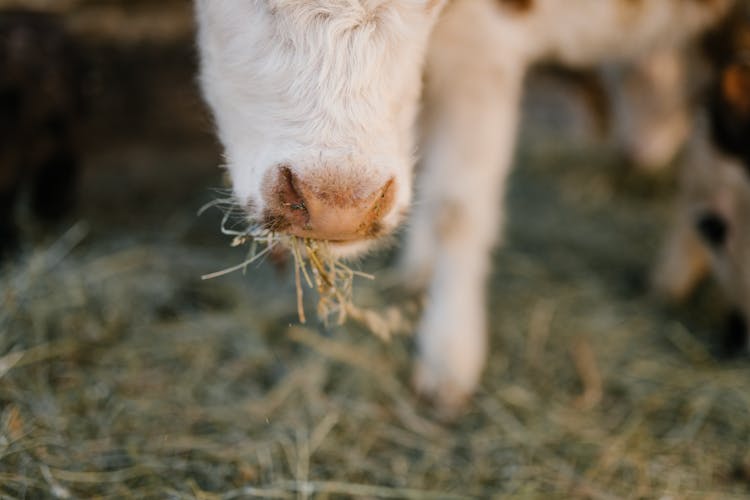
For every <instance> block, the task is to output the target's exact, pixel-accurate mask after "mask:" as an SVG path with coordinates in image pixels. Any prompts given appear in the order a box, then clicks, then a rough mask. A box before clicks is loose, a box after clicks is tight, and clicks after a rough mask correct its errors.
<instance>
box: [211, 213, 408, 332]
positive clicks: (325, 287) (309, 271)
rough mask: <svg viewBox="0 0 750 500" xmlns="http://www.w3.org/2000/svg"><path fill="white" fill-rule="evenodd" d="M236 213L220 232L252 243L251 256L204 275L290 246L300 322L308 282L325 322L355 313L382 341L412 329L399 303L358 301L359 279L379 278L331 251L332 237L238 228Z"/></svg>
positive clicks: (340, 320) (225, 271)
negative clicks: (376, 306) (370, 305)
mask: <svg viewBox="0 0 750 500" xmlns="http://www.w3.org/2000/svg"><path fill="white" fill-rule="evenodd" d="M231 204H232V200H231V198H225V199H219V200H216V201H214V202H211V203H209V204H207V205H205V206H204V207H202V208H201V210H200V211H199V215H200V214H202V213H203V212H205V211H206V210H207V209H208V208H210V207H214V206H222V205H227V206H231ZM231 215H232V211H231V210H227V211H225V214H224V217H223V218H222V222H221V232H222V234H225V235H227V236H231V237H232V238H233V239H232V243H231V246H232V247H239V246H247V247H248V253H247V257H246V258H245V260H244V261H243V262H241V263H240V264H237V265H235V266H231V267H228V268H226V269H222V270H220V271H216V272H213V273H209V274H205V275H203V276H202V279H204V280H208V279H214V278H218V277H220V276H225V275H227V274H231V273H233V272H236V271H240V270H241V271H242V272H243V273H245V272H246V271H247V268H248V267H249V266H250V265H252V264H254V263H256V262H260V261H262V259H264V258H265V257H267V256H268V255H269V254H271V252H273V251H274V250H276V249H283V250H287V251H289V253H290V254H291V256H292V258H293V261H294V282H295V288H296V296H297V315H298V317H299V320H300V322H301V323H306V322H307V317H306V315H305V307H304V293H305V287H307V288H309V289H312V290H315V291H316V292H317V296H318V303H317V315H318V318H319V319H320V320H321V321H323V323H324V324H326V325H329V324H330V322H331V320H332V318H333V319H335V323H336V324H338V325H342V324H344V322H346V320H347V319H348V318H351V319H354V320H356V321H357V322H359V323H361V324H362V325H363V326H365V327H366V328H367V329H368V330H370V331H371V332H372V333H373V334H375V335H376V336H378V337H380V338H382V339H383V340H388V339H390V338H391V337H392V335H393V334H394V333H396V332H400V331H405V330H407V329H410V326H411V325H407V324H408V322H407V320H405V319H404V317H403V315H402V314H401V313H400V312H399V311H398V309H396V308H389V309H388V310H386V311H383V312H381V311H374V310H370V309H365V308H361V307H358V306H356V305H355V304H354V301H353V291H354V278H355V277H361V278H365V279H368V280H374V279H375V276H373V275H371V274H367V273H363V272H361V271H357V270H355V269H352V268H351V267H350V266H349V265H348V264H347V263H346V262H345V261H344V260H342V259H341V258H339V257H337V256H336V255H334V253H333V252H331V249H330V243H329V242H327V241H321V240H314V239H310V238H301V237H298V236H293V235H289V234H284V233H279V232H275V231H273V230H271V229H268V228H267V227H265V226H263V225H261V224H258V223H251V224H250V225H248V226H247V227H246V228H245V229H242V230H236V229H233V228H230V227H227V224H228V223H229V221H230V218H231Z"/></svg>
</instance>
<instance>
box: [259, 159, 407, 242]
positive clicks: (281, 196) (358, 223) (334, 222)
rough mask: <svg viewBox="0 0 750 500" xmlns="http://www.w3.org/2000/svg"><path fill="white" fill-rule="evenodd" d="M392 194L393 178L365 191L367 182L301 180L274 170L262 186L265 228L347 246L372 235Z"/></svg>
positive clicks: (327, 175) (329, 175) (329, 176)
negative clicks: (265, 205) (345, 243)
mask: <svg viewBox="0 0 750 500" xmlns="http://www.w3.org/2000/svg"><path fill="white" fill-rule="evenodd" d="M395 193H396V184H395V181H394V180H393V179H390V180H388V181H387V182H386V183H385V184H383V185H380V186H377V187H376V188H375V189H373V188H372V187H371V184H369V183H368V180H367V179H362V178H354V177H349V178H346V177H343V176H340V175H336V173H335V172H322V173H321V174H316V175H314V176H311V177H310V179H303V178H301V177H299V176H297V175H296V174H294V173H293V172H292V171H291V169H290V168H289V167H280V168H279V169H278V170H277V171H276V172H274V173H272V174H271V175H270V176H269V178H268V180H267V182H266V183H265V188H264V196H265V198H266V204H267V209H266V212H265V221H266V225H267V226H268V227H269V228H271V229H273V230H276V231H280V232H285V233H288V234H291V235H294V236H299V237H302V238H312V239H316V240H331V241H351V240H358V239H364V238H371V237H374V236H377V235H378V234H379V233H380V232H381V230H382V224H381V221H382V219H383V217H384V216H385V215H386V214H387V213H388V212H389V211H390V210H391V208H392V207H393V203H394V198H395Z"/></svg>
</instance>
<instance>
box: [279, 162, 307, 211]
mask: <svg viewBox="0 0 750 500" xmlns="http://www.w3.org/2000/svg"><path fill="white" fill-rule="evenodd" d="M277 193H278V197H279V201H280V202H281V204H282V206H285V207H288V208H289V209H291V210H305V200H304V198H302V195H301V194H300V192H299V190H298V189H297V185H296V180H295V177H294V174H293V173H292V171H291V170H290V169H289V167H282V168H281V175H280V179H279V185H278V191H277Z"/></svg>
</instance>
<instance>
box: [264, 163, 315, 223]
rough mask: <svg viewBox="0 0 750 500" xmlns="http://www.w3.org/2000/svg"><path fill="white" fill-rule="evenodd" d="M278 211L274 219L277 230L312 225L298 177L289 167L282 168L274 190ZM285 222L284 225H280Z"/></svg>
mask: <svg viewBox="0 0 750 500" xmlns="http://www.w3.org/2000/svg"><path fill="white" fill-rule="evenodd" d="M273 198H275V203H273V205H275V206H276V209H275V210H273V219H274V220H275V224H274V225H275V227H276V228H277V229H279V228H282V227H285V226H287V225H289V224H291V225H293V226H297V227H308V226H309V225H310V214H309V212H308V210H307V205H306V203H305V198H304V197H303V196H302V192H301V189H300V187H299V185H298V181H297V177H296V176H295V175H294V172H292V170H291V169H290V168H289V167H281V168H280V169H279V173H278V177H277V179H276V182H275V185H274V188H273ZM280 221H283V223H280Z"/></svg>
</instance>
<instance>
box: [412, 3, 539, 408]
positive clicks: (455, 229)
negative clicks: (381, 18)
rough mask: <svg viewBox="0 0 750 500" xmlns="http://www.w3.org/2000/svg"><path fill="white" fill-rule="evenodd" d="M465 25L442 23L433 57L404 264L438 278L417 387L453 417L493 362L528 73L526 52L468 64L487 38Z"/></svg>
mask: <svg viewBox="0 0 750 500" xmlns="http://www.w3.org/2000/svg"><path fill="white" fill-rule="evenodd" d="M466 4H471V2H467V3H466ZM460 5H465V4H460ZM457 21H458V20H457ZM460 26H461V23H460V22H457V23H448V25H447V26H442V27H440V26H439V27H438V33H437V35H436V36H437V39H436V40H435V41H433V44H432V47H431V50H432V54H431V57H430V58H429V59H428V61H429V63H428V73H427V82H428V84H427V89H426V106H427V107H428V111H429V119H428V120H427V122H426V124H427V127H428V134H427V138H426V141H425V148H424V158H423V160H424V171H423V172H422V177H421V179H420V184H419V191H418V194H417V196H418V198H417V200H418V201H417V205H416V207H415V213H414V219H413V220H414V222H413V227H412V233H411V235H410V237H409V240H408V248H407V250H406V257H405V259H404V262H403V263H404V266H405V268H406V271H407V273H409V272H411V273H414V274H415V275H416V276H418V277H420V278H421V277H424V276H426V275H429V274H432V277H431V282H430V283H429V287H428V302H427V306H426V310H425V312H424V316H423V318H422V321H421V324H420V326H419V330H418V348H419V359H418V361H417V368H416V372H415V384H416V388H417V390H418V391H420V392H421V393H422V394H424V395H426V396H428V397H430V398H431V399H433V400H434V401H435V403H436V404H437V406H438V409H439V410H440V411H442V412H443V414H444V415H446V416H450V415H451V414H453V413H455V412H456V411H457V410H458V409H460V407H461V406H462V405H463V403H464V402H465V401H466V400H467V398H468V397H469V396H470V395H471V394H472V393H473V391H474V390H475V389H476V386H477V384H478V383H479V378H480V375H481V373H482V369H483V366H484V362H485V357H486V350H487V347H486V344H487V338H486V337H487V324H486V315H485V307H486V304H485V278H486V275H487V272H488V268H489V265H490V262H489V260H490V251H491V249H492V247H493V245H494V243H495V240H496V235H497V234H498V232H499V230H500V226H501V223H502V217H501V214H502V204H503V194H504V191H505V180H506V176H507V173H508V170H509V166H510V162H511V159H512V153H513V146H514V142H515V136H516V128H517V123H518V111H519V110H518V108H519V101H520V93H521V86H522V80H523V70H524V64H523V63H522V62H521V61H522V59H521V58H518V59H517V64H510V63H509V62H508V61H509V60H510V58H506V59H505V60H504V61H503V63H502V64H499V63H496V64H493V63H492V62H491V57H489V56H488V57H487V58H484V59H483V58H482V56H481V54H477V53H473V54H474V55H473V57H472V58H471V60H470V61H467V58H466V55H465V54H467V53H472V52H471V51H470V50H471V49H468V50H469V52H467V47H466V45H465V44H466V43H471V42H477V45H478V46H480V44H479V42H481V41H482V40H481V37H482V36H481V33H479V32H478V31H479V30H478V29H477V26H476V23H473V24H471V23H468V24H467V23H463V27H460ZM467 28H468V29H474V30H475V31H474V32H473V33H471V34H467V33H466V32H465V30H466V29H467ZM441 29H442V30H444V31H443V32H441V31H440V30H441ZM456 29H459V30H463V32H460V34H457V33H456V32H455V31H454V30H456ZM483 45H484V46H485V47H486V46H487V45H488V44H487V43H486V42H485V43H484V44H483ZM492 48H493V47H492V46H489V47H486V48H483V49H479V48H477V50H481V51H486V50H492ZM430 268H433V270H432V272H431V273H430V272H429V270H430Z"/></svg>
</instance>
